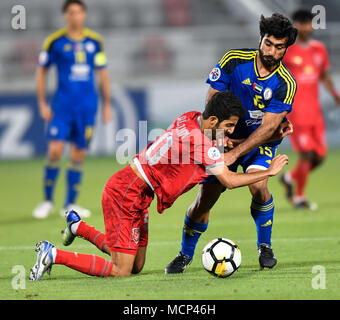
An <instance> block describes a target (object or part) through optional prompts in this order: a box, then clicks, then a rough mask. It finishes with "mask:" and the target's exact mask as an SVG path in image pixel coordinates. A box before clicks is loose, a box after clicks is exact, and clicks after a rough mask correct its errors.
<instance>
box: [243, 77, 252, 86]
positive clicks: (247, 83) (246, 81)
mask: <svg viewBox="0 0 340 320" xmlns="http://www.w3.org/2000/svg"><path fill="white" fill-rule="evenodd" d="M242 83H243V84H246V85H247V86H251V81H250V79H249V78H248V79H246V80H243V81H242Z"/></svg>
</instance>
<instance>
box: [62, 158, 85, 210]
mask: <svg viewBox="0 0 340 320" xmlns="http://www.w3.org/2000/svg"><path fill="white" fill-rule="evenodd" d="M82 175H83V172H82V163H77V162H74V161H72V162H71V164H70V166H69V168H68V169H67V172H66V184H67V193H66V200H65V206H64V208H66V207H67V206H68V205H69V204H72V203H74V202H75V200H76V198H77V196H78V191H79V185H80V183H81V178H82Z"/></svg>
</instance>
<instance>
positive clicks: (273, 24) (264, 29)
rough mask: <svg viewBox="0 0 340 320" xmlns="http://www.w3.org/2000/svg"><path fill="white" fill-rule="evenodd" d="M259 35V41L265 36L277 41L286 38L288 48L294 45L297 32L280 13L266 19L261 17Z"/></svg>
mask: <svg viewBox="0 0 340 320" xmlns="http://www.w3.org/2000/svg"><path fill="white" fill-rule="evenodd" d="M260 34H261V39H263V38H264V36H265V35H268V36H274V37H275V38H277V39H284V38H288V42H287V47H289V46H291V45H292V44H294V42H295V40H296V37H297V34H298V31H297V29H296V28H294V26H293V24H292V22H291V21H290V20H289V19H288V18H287V17H286V16H284V15H283V14H280V13H273V14H272V16H271V17H267V18H265V17H264V16H263V15H261V19H260Z"/></svg>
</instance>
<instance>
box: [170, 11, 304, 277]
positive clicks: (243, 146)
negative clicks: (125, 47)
mask: <svg viewBox="0 0 340 320" xmlns="http://www.w3.org/2000/svg"><path fill="white" fill-rule="evenodd" d="M260 35H261V37H260V44H259V48H258V49H239V50H230V51H228V52H227V53H226V54H225V55H224V57H223V58H222V59H221V60H220V61H219V62H218V64H217V65H216V66H215V67H214V68H213V70H212V72H211V73H210V75H209V77H208V79H207V83H209V84H210V88H209V92H208V97H207V99H208V100H209V99H210V98H211V97H212V96H213V95H214V94H215V93H216V92H219V91H231V92H233V93H234V94H236V96H238V98H239V99H240V100H241V101H242V104H243V106H244V108H245V109H246V111H247V112H246V116H245V117H244V118H243V119H242V120H240V121H239V122H238V125H237V127H236V129H235V132H234V134H233V136H232V137H231V138H233V139H235V140H233V139H232V140H231V141H230V142H231V143H232V145H233V146H234V148H233V149H232V150H231V151H230V152H228V153H226V155H225V162H226V164H227V165H228V166H229V168H230V169H231V170H234V171H236V170H237V167H238V166H241V167H242V169H243V170H244V171H245V172H248V173H250V172H256V171H259V170H266V169H267V168H268V166H269V165H270V163H271V161H272V159H273V157H274V156H275V154H276V151H277V147H278V145H279V144H280V142H281V140H282V139H280V140H278V141H272V140H273V139H271V137H272V135H273V133H274V132H276V131H277V130H281V134H282V136H281V137H282V138H283V137H284V136H286V135H288V134H290V133H291V132H292V125H291V124H290V123H289V121H287V120H286V115H287V114H288V113H289V112H290V111H291V110H292V104H293V100H294V96H295V92H296V90H297V86H296V81H295V79H294V77H293V76H292V75H291V73H290V72H289V71H288V69H287V68H286V66H285V65H284V64H283V63H282V59H283V57H284V55H285V53H286V51H287V49H288V47H289V46H291V45H292V44H293V43H294V42H295V40H296V36H297V30H296V29H295V28H294V27H293V25H292V23H291V22H290V21H289V19H287V18H286V17H284V16H283V15H281V14H273V15H272V16H271V17H268V18H265V17H263V16H262V17H261V20H260ZM249 190H250V193H251V196H252V200H251V206H250V211H251V215H252V217H253V219H254V222H255V224H256V230H257V248H258V254H259V263H260V266H261V267H262V268H264V267H267V268H272V267H274V266H275V265H276V263H277V259H276V257H275V256H274V253H273V250H272V248H271V234H272V226H273V214H274V201H273V196H272V194H271V192H270V191H269V189H268V186H267V180H263V181H261V182H258V183H255V184H252V185H250V186H249ZM223 191H224V188H223V186H222V185H221V184H220V183H218V181H217V180H216V178H215V177H212V179H208V180H206V181H205V183H203V184H201V185H200V189H199V192H198V195H197V198H196V200H195V202H194V203H193V204H192V205H191V207H190V208H189V209H188V211H187V213H186V217H185V222H184V228H183V235H182V249H181V251H180V253H179V254H178V255H177V257H176V258H175V259H174V260H173V261H172V262H170V263H169V264H168V266H167V267H166V269H165V272H166V273H180V272H183V271H184V269H185V268H186V267H187V266H188V265H189V264H190V263H191V261H192V258H193V255H194V250H195V248H196V244H197V242H198V239H199V237H200V235H201V234H202V233H203V232H204V231H205V230H206V229H207V227H208V220H209V212H210V209H211V208H212V207H213V205H214V204H215V202H216V201H217V200H218V198H219V197H220V195H221V193H222V192H223Z"/></svg>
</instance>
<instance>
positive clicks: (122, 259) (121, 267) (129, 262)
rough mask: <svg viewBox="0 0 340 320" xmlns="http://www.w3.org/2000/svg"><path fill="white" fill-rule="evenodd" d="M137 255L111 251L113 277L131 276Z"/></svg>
mask: <svg viewBox="0 0 340 320" xmlns="http://www.w3.org/2000/svg"><path fill="white" fill-rule="evenodd" d="M135 258H136V256H135V255H133V254H128V253H123V252H115V251H112V252H111V262H112V263H113V267H112V270H111V274H110V276H111V277H129V276H130V275H131V272H132V269H133V265H134V262H135Z"/></svg>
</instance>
